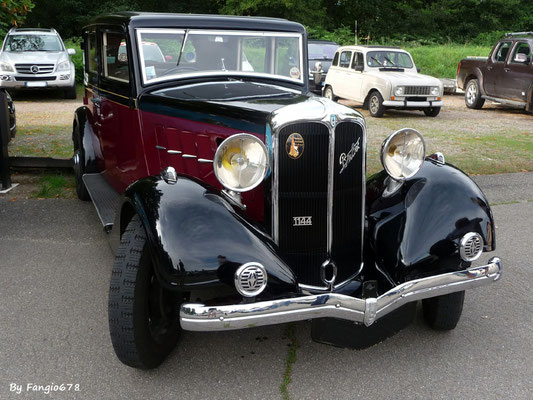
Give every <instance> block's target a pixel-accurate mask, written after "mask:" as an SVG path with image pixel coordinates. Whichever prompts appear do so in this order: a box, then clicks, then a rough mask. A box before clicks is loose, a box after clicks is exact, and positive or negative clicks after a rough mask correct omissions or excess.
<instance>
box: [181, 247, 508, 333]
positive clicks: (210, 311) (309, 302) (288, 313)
mask: <svg viewBox="0 0 533 400" xmlns="http://www.w3.org/2000/svg"><path fill="white" fill-rule="evenodd" d="M501 274H502V263H501V260H500V259H499V258H498V257H493V258H491V259H490V261H489V263H488V264H487V265H482V266H480V267H473V268H469V269H466V270H463V271H457V272H450V273H446V274H441V275H435V276H431V277H428V278H422V279H415V280H412V281H409V282H405V283H402V284H401V285H398V286H396V287H394V288H392V289H391V290H389V291H388V292H386V293H384V294H382V295H381V296H379V297H378V298H367V299H359V298H355V297H350V296H346V295H343V294H336V293H329V294H318V295H312V296H302V297H294V298H287V299H280V300H271V301H260V302H257V303H249V304H234V305H229V306H204V305H203V304H196V303H187V304H183V305H182V306H181V311H180V322H181V327H182V328H183V329H185V330H188V331H222V330H229V329H242V328H252V327H256V326H262V325H273V324H281V323H285V322H292V321H302V320H306V319H312V318H324V317H332V318H340V319H345V320H350V321H354V322H360V323H364V324H365V325H366V326H370V325H372V324H373V323H374V322H375V321H376V320H378V319H379V318H381V317H383V316H384V315H387V314H388V313H390V312H391V311H394V310H395V309H397V308H398V307H400V306H402V305H404V304H405V303H409V302H412V301H417V300H421V299H426V298H429V297H435V296H441V295H444V294H448V293H453V292H460V291H462V290H465V289H470V288H474V287H478V286H484V285H488V284H490V283H492V282H495V281H497V280H498V279H499V278H500V276H501Z"/></svg>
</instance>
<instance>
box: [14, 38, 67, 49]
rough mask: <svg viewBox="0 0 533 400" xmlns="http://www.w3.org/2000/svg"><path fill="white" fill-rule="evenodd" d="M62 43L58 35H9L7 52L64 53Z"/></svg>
mask: <svg viewBox="0 0 533 400" xmlns="http://www.w3.org/2000/svg"><path fill="white" fill-rule="evenodd" d="M62 50H63V48H62V46H61V42H60V41H59V38H58V37H57V36H56V35H31V34H25V35H21V34H16V35H9V36H8V37H7V39H6V46H5V51H62Z"/></svg>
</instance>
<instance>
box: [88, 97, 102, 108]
mask: <svg viewBox="0 0 533 400" xmlns="http://www.w3.org/2000/svg"><path fill="white" fill-rule="evenodd" d="M91 102H92V103H93V104H95V105H97V106H99V105H100V104H102V98H101V97H91Z"/></svg>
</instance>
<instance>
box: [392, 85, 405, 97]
mask: <svg viewBox="0 0 533 400" xmlns="http://www.w3.org/2000/svg"><path fill="white" fill-rule="evenodd" d="M404 93H405V88H404V87H403V86H397V87H396V89H394V95H395V96H403V94H404Z"/></svg>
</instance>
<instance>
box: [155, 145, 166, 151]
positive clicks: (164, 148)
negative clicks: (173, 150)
mask: <svg viewBox="0 0 533 400" xmlns="http://www.w3.org/2000/svg"><path fill="white" fill-rule="evenodd" d="M155 148H156V149H157V150H166V149H167V148H166V147H163V146H159V145H158V144H156V145H155Z"/></svg>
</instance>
